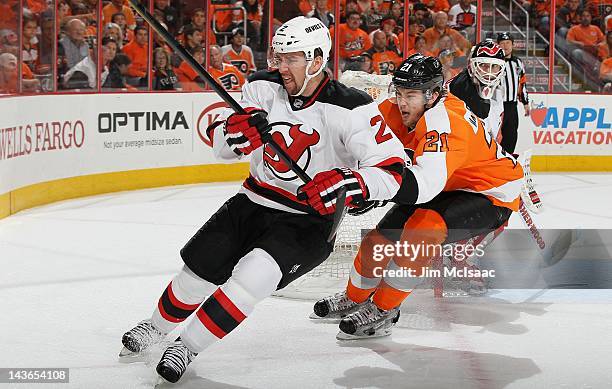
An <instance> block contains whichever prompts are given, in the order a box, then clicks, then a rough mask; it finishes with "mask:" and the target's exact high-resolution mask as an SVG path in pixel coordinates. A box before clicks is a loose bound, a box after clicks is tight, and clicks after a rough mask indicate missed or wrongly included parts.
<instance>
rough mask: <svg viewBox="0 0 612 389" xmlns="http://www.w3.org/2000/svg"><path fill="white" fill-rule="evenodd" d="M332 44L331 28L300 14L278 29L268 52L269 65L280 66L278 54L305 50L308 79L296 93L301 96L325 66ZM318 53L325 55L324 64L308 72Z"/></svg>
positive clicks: (272, 67) (271, 66)
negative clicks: (310, 72) (314, 70)
mask: <svg viewBox="0 0 612 389" xmlns="http://www.w3.org/2000/svg"><path fill="white" fill-rule="evenodd" d="M331 46H332V43H331V36H330V34H329V29H328V28H327V27H325V25H324V24H323V23H322V22H321V21H320V20H319V19H317V18H306V17H304V16H298V17H295V18H293V19H291V20H289V21H287V22H285V23H284V24H283V25H282V26H280V27H279V28H278V30H276V33H275V34H274V38H272V45H271V46H270V52H269V53H268V67H270V68H271V69H275V68H278V61H277V59H278V58H277V54H284V53H296V52H303V53H304V57H305V59H306V62H307V67H306V79H305V80H304V85H303V86H302V89H301V90H300V91H299V92H298V93H297V94H296V95H295V96H299V95H301V94H302V92H304V89H305V88H306V84H307V83H308V81H309V80H310V79H311V78H312V77H315V76H316V75H318V74H319V73H321V72H322V71H323V69H324V68H325V65H326V64H327V61H328V60H329V52H330V51H331ZM317 49H319V50H320V53H317ZM317 54H319V55H322V56H323V65H322V66H321V68H320V69H319V70H318V71H317V72H316V73H315V74H308V72H309V70H310V66H311V65H312V61H313V60H314V59H315V57H316V56H317Z"/></svg>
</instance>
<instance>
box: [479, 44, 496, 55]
mask: <svg viewBox="0 0 612 389" xmlns="http://www.w3.org/2000/svg"><path fill="white" fill-rule="evenodd" d="M500 51H502V48H501V46H497V45H496V46H494V47H486V46H482V47H480V48H478V51H477V52H476V56H479V55H480V54H483V53H484V54H489V55H490V56H491V57H495V56H496V55H497V53H499V52H500Z"/></svg>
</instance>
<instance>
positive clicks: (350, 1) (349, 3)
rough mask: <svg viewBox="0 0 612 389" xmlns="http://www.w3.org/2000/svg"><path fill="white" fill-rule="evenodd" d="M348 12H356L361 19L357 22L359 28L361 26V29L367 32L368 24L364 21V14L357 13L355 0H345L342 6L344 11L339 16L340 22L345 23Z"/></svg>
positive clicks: (357, 8) (357, 6) (357, 7)
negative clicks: (344, 4)
mask: <svg viewBox="0 0 612 389" xmlns="http://www.w3.org/2000/svg"><path fill="white" fill-rule="evenodd" d="M350 12H357V13H358V14H359V16H360V18H361V21H360V23H359V28H361V29H362V30H363V31H365V32H367V31H368V24H367V21H366V16H365V15H363V14H361V13H359V5H358V4H357V0H346V6H345V7H344V13H343V14H342V15H341V17H340V23H346V20H347V17H348V14H349V13H350Z"/></svg>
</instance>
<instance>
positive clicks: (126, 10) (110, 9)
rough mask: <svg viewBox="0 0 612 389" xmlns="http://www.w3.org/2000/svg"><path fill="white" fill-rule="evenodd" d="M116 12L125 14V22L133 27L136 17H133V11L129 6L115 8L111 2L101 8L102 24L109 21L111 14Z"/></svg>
mask: <svg viewBox="0 0 612 389" xmlns="http://www.w3.org/2000/svg"><path fill="white" fill-rule="evenodd" d="M117 12H121V13H123V14H124V15H125V22H126V24H127V25H128V26H129V27H130V28H134V27H135V26H136V18H134V13H133V12H132V10H131V9H130V7H128V6H126V5H124V6H123V7H122V8H121V9H118V8H116V7H115V6H114V5H113V3H108V5H105V6H104V8H102V21H103V24H104V25H105V26H106V24H108V23H110V22H111V20H112V18H113V15H114V14H116V13H117Z"/></svg>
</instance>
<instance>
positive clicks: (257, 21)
mask: <svg viewBox="0 0 612 389" xmlns="http://www.w3.org/2000/svg"><path fill="white" fill-rule="evenodd" d="M242 7H243V8H244V9H245V10H246V12H247V37H248V40H249V44H250V46H251V47H253V48H254V49H255V50H260V46H261V43H262V42H261V37H262V33H261V32H262V31H261V20H262V17H263V9H262V5H261V3H260V2H259V0H246V1H244V2H243V3H242Z"/></svg>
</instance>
